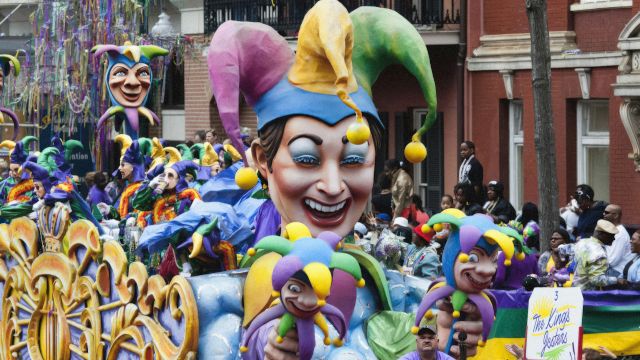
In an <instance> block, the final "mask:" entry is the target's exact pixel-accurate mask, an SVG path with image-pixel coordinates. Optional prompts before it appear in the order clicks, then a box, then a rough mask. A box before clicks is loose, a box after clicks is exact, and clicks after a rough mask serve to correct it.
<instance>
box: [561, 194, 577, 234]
mask: <svg viewBox="0 0 640 360" xmlns="http://www.w3.org/2000/svg"><path fill="white" fill-rule="evenodd" d="M579 213H580V206H578V202H577V201H576V199H574V198H573V195H572V196H571V200H570V201H569V203H568V204H567V205H566V206H565V207H563V208H560V218H561V219H562V220H563V221H564V223H565V226H564V228H565V229H567V231H568V232H569V235H573V229H574V228H575V227H576V226H578V218H579V217H580V215H579Z"/></svg>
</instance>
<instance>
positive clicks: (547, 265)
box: [538, 227, 571, 275]
mask: <svg viewBox="0 0 640 360" xmlns="http://www.w3.org/2000/svg"><path fill="white" fill-rule="evenodd" d="M570 243H571V237H570V236H569V232H567V230H565V229H563V228H561V227H558V228H556V229H555V230H554V231H553V233H552V234H551V239H550V241H549V247H550V249H549V250H547V251H545V252H544V253H542V255H540V259H539V260H538V271H539V273H540V275H548V274H549V272H551V270H552V269H562V268H565V267H567V266H568V265H569V262H570V261H569V260H570V259H569V258H568V257H563V256H561V254H560V245H565V244H570Z"/></svg>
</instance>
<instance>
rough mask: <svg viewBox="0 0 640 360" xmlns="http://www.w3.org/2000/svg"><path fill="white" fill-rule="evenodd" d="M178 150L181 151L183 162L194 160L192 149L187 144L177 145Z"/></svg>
mask: <svg viewBox="0 0 640 360" xmlns="http://www.w3.org/2000/svg"><path fill="white" fill-rule="evenodd" d="M176 149H178V151H180V157H181V158H182V160H193V153H191V149H189V146H187V144H178V145H176Z"/></svg>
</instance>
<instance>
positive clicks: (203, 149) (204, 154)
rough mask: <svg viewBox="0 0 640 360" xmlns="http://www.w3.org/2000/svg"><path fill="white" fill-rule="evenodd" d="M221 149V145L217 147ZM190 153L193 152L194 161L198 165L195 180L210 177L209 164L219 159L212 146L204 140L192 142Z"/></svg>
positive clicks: (204, 179)
mask: <svg viewBox="0 0 640 360" xmlns="http://www.w3.org/2000/svg"><path fill="white" fill-rule="evenodd" d="M219 149H220V150H221V149H222V145H221V146H220V148H219ZM190 153H191V154H194V155H195V157H194V161H195V162H196V163H198V164H199V165H200V170H198V176H197V177H196V179H197V180H201V181H206V180H209V179H210V178H211V166H213V164H215V163H217V162H218V161H219V158H218V154H217V153H216V151H215V150H214V148H213V146H212V145H211V144H210V143H208V142H205V143H204V144H194V145H193V146H191V151H190Z"/></svg>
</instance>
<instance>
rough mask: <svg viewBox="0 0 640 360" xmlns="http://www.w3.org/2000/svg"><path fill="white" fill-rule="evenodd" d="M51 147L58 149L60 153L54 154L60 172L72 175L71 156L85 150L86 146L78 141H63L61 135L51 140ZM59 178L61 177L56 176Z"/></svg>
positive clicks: (56, 135)
mask: <svg viewBox="0 0 640 360" xmlns="http://www.w3.org/2000/svg"><path fill="white" fill-rule="evenodd" d="M51 146H53V147H54V148H56V149H58V152H57V153H55V154H54V160H55V162H56V165H57V167H58V169H59V170H58V171H60V172H62V173H64V174H65V175H67V176H69V175H71V164H70V163H71V155H73V153H75V152H78V151H80V150H83V149H84V145H82V143H81V142H80V141H78V140H73V139H69V140H66V141H63V140H62V139H61V138H60V134H55V135H54V136H53V137H52V138H51ZM56 177H59V175H56Z"/></svg>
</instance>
